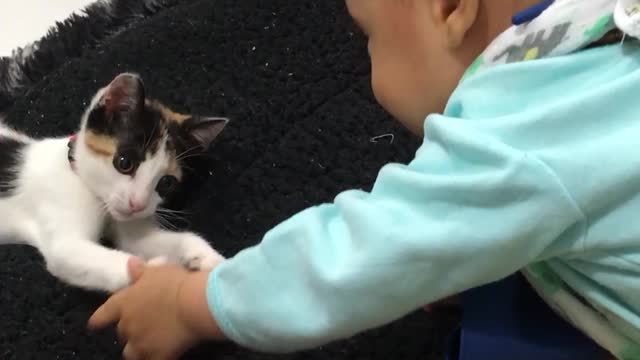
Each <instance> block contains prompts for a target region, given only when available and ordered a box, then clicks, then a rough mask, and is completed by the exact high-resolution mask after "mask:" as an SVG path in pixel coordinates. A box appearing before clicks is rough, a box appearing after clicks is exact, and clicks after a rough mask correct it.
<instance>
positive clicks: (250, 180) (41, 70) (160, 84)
mask: <svg viewBox="0 0 640 360" xmlns="http://www.w3.org/2000/svg"><path fill="white" fill-rule="evenodd" d="M178 3H179V5H177V4H178ZM134 4H135V5H134ZM89 14H90V15H89V17H87V18H81V17H75V18H72V19H71V20H70V21H68V22H66V23H65V24H60V26H59V29H58V31H57V32H54V33H51V34H49V36H47V37H45V38H44V39H43V40H42V41H40V42H39V43H37V44H36V45H35V46H32V47H29V48H28V49H27V51H24V52H22V53H17V54H16V56H15V57H14V58H11V59H3V60H1V61H0V112H4V113H5V114H6V115H7V121H8V122H9V123H11V124H13V125H14V126H16V127H17V128H19V129H21V130H24V131H26V132H27V133H29V134H31V135H34V136H50V135H64V134H70V133H72V132H73V131H74V130H75V128H76V126H77V124H78V121H79V118H80V115H81V113H82V111H83V109H84V106H85V105H86V104H87V103H88V101H89V99H90V97H91V96H92V95H93V93H94V91H96V90H97V89H98V87H99V86H102V85H104V84H105V83H107V82H108V81H109V80H110V79H111V78H112V77H113V76H114V75H115V74H117V73H119V72H123V71H135V72H138V73H140V74H141V75H142V77H143V78H144V80H145V83H146V85H147V88H148V90H149V91H150V93H151V95H152V96H155V97H158V98H160V99H162V100H164V101H165V102H167V103H168V104H170V105H171V106H173V107H175V108H177V110H183V111H186V110H192V111H193V112H196V113H199V114H203V115H223V116H228V117H230V118H231V119H232V123H230V125H229V126H228V127H227V129H226V130H225V132H224V134H223V135H222V136H221V137H220V138H219V139H218V141H217V142H216V143H215V144H214V145H213V146H212V148H211V149H210V152H209V154H208V157H207V158H206V161H205V162H204V166H200V168H199V170H200V173H201V174H202V175H203V178H202V180H203V181H202V182H201V184H200V186H199V187H197V188H196V187H195V186H194V188H193V189H192V190H190V191H189V192H187V194H185V197H184V203H185V204H186V209H185V210H186V211H187V212H188V215H187V216H186V217H185V218H186V219H185V220H184V221H177V222H176V224H177V225H179V226H184V225H187V226H189V227H190V228H192V229H194V230H196V231H198V232H201V233H203V234H204V235H206V237H207V238H208V239H210V240H211V241H212V242H213V244H214V245H215V246H216V247H217V248H218V249H219V250H220V251H221V252H222V253H223V254H224V255H226V256H231V255H233V254H235V253H236V252H238V251H239V250H241V249H243V248H245V247H247V246H250V245H252V244H255V243H257V242H258V241H260V239H261V236H262V235H263V234H264V232H265V231H266V230H268V229H269V228H270V227H272V226H274V225H276V224H277V223H278V222H280V221H282V220H284V219H286V218H287V217H289V216H290V215H292V214H294V213H295V212H296V211H299V210H302V209H304V208H305V207H307V206H310V205H314V204H317V203H320V202H323V201H330V200H331V199H332V198H333V196H335V195H336V194H337V193H338V192H339V191H341V190H345V189H349V188H354V187H356V188H364V189H369V188H370V187H371V185H372V183H373V180H374V179H375V176H376V173H377V171H378V170H379V168H380V167H381V166H382V165H383V164H385V163H387V162H392V161H401V162H406V161H407V160H409V159H410V158H411V157H412V154H413V152H414V151H415V149H416V148H417V146H418V145H419V141H418V140H417V139H414V138H412V137H411V136H410V135H409V134H408V133H407V132H406V131H405V130H403V129H402V128H401V127H400V126H399V125H397V124H396V123H395V122H394V121H393V120H392V119H391V118H390V117H389V116H387V115H386V114H385V113H384V112H383V111H382V109H381V108H380V107H378V106H377V105H376V104H375V101H374V100H373V96H372V94H371V92H370V85H369V82H370V79H369V61H368V58H367V55H366V43H365V41H364V39H363V37H362V36H361V35H360V34H359V33H358V31H357V30H356V29H355V27H354V26H353V24H352V22H351V20H350V19H349V17H348V14H347V12H346V9H345V7H344V3H343V0H323V1H316V0H297V1H291V0H275V1H260V0H245V1H235V0H218V1H211V0H200V1H194V0H182V1H179V2H178V1H146V2H141V1H134V0H131V1H115V2H114V3H113V4H112V5H99V6H94V7H92V9H91V11H90V12H89ZM383 134H393V136H392V137H383V138H382V139H380V140H378V141H372V140H371V139H372V138H374V137H376V136H379V135H383ZM389 246H393V244H392V243H390V244H389ZM79 256H81V255H79ZM103 299H104V297H103V296H102V295H100V294H95V293H88V292H85V291H81V290H78V289H74V288H71V287H68V286H65V285H62V284H60V283H59V282H58V281H56V280H55V279H54V278H52V277H51V276H50V275H48V274H47V272H46V271H45V269H44V267H43V261H42V259H41V257H40V256H39V255H38V253H37V252H36V251H35V250H33V249H31V248H27V247H21V246H3V247H0V324H2V325H1V329H0V359H3V360H4V359H20V360H23V359H118V358H120V351H121V348H120V346H119V345H118V344H117V342H116V337H115V334H114V332H113V331H111V330H110V331H105V332H100V333H95V334H94V333H89V332H87V331H86V330H85V323H86V320H87V318H88V316H89V315H90V313H91V311H92V310H93V309H94V308H95V307H96V306H97V305H98V304H99V303H100V302H101V300H103ZM455 318H456V315H455V314H448V313H435V314H432V315H429V314H426V313H424V312H422V311H419V312H416V313H415V314H412V315H410V316H408V317H407V318H405V319H403V320H400V321H398V322H396V323H394V324H391V325H389V326H386V327H384V328H381V329H376V330H373V331H369V332H367V333H365V334H363V335H361V336H358V337H356V338H354V339H350V340H347V341H341V342H337V343H334V344H331V345H329V346H326V347H323V348H320V349H316V350H314V351H310V352H307V353H304V354H296V355H287V356H271V355H264V354H255V353H252V352H249V351H246V350H244V349H240V348H238V347H236V346H234V345H231V344H225V345H213V344H210V345H205V346H202V347H200V348H197V349H195V350H194V351H192V352H191V353H189V354H187V355H186V356H185V358H186V359H242V360H245V359H307V358H309V359H332V360H333V359H335V360H340V359H384V360H388V359H398V360H401V359H442V358H443V355H442V352H443V347H444V344H445V340H446V336H447V335H448V334H449V332H450V330H451V328H452V326H453V324H454V323H455Z"/></svg>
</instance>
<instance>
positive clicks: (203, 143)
mask: <svg viewBox="0 0 640 360" xmlns="http://www.w3.org/2000/svg"><path fill="white" fill-rule="evenodd" d="M228 122H229V119H227V118H223V117H203V116H192V117H190V118H189V119H187V120H186V121H185V122H183V126H184V129H185V132H186V133H187V135H188V136H189V139H190V140H191V141H192V142H195V143H196V144H197V145H198V146H199V147H200V148H201V150H202V151H204V150H207V148H209V145H210V144H211V142H212V141H213V140H214V139H215V138H216V137H218V135H220V133H221V132H222V130H223V129H224V127H225V126H226V125H227V123H228Z"/></svg>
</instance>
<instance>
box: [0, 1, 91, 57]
mask: <svg viewBox="0 0 640 360" xmlns="http://www.w3.org/2000/svg"><path fill="white" fill-rule="evenodd" d="M93 1H94V0H0V56H8V55H11V51H12V50H13V49H15V48H17V47H22V46H24V45H27V44H29V43H31V42H33V41H35V40H38V39H40V38H41V37H42V36H44V35H46V33H47V31H48V30H49V28H50V27H51V26H53V25H55V23H56V21H61V20H64V19H66V18H67V17H68V16H69V15H71V14H72V13H73V12H75V11H77V10H81V9H83V8H84V7H85V6H86V5H88V4H90V3H92V2H93Z"/></svg>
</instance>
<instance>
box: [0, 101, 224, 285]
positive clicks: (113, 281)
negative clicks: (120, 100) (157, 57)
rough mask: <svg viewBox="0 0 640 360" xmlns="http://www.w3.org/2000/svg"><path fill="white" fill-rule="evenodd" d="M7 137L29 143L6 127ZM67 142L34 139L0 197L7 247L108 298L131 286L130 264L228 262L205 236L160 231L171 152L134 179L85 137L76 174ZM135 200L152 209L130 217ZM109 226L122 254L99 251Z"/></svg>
mask: <svg viewBox="0 0 640 360" xmlns="http://www.w3.org/2000/svg"><path fill="white" fill-rule="evenodd" d="M99 95H100V93H99V94H98V96H99ZM98 96H96V97H98ZM94 101H95V100H94ZM0 131H1V132H2V134H3V135H5V136H7V135H6V134H9V135H8V136H12V137H14V136H15V137H19V138H20V139H24V135H21V134H18V133H16V132H14V131H10V132H7V129H6V128H0ZM67 142H68V139H66V138H60V139H45V140H41V141H36V140H32V139H28V143H29V144H28V145H27V147H26V150H25V151H24V153H23V154H22V155H23V162H22V166H21V167H20V168H19V169H16V171H18V173H19V175H18V180H17V183H16V185H17V186H16V190H15V192H14V194H13V195H11V196H10V197H5V198H0V219H1V220H2V222H1V223H0V243H25V244H28V245H31V246H34V247H36V248H37V249H38V250H39V251H40V253H41V254H42V255H43V257H44V259H45V262H46V266H47V269H48V270H49V271H50V272H51V273H52V274H53V275H54V276H56V277H58V278H59V279H61V280H62V281H64V282H66V283H68V284H71V285H74V286H78V287H82V288H85V289H93V290H104V291H108V292H113V291H116V290H118V289H120V288H122V287H125V286H127V285H128V284H129V276H128V274H127V261H128V259H129V258H130V257H131V256H132V255H135V256H138V257H141V258H142V259H144V260H152V259H154V260H153V261H152V262H151V263H152V264H156V265H157V264H160V263H164V262H167V261H170V262H175V263H179V264H182V265H185V266H187V267H189V268H194V269H203V270H204V269H210V268H212V267H213V266H214V265H216V264H217V263H219V262H220V261H222V259H223V258H222V257H221V256H220V255H219V254H218V253H217V252H216V251H215V250H214V249H213V248H212V247H211V246H210V245H209V244H208V243H207V242H206V241H205V240H204V239H202V238H201V237H200V236H198V235H196V234H194V233H191V232H173V231H167V230H164V229H161V228H160V227H158V226H157V225H156V224H155V222H154V218H153V214H154V213H155V211H156V209H157V207H158V206H159V204H160V202H161V199H160V197H159V196H158V194H157V192H155V190H154V189H155V186H156V184H157V182H158V180H159V178H160V177H161V176H162V175H163V172H164V171H166V168H167V160H168V159H166V158H165V157H166V155H165V152H164V151H158V152H157V153H158V155H156V156H154V157H152V158H150V159H147V160H146V161H145V162H143V163H142V166H141V167H140V168H139V169H138V171H137V173H136V176H135V177H134V178H133V179H132V178H131V177H129V176H125V175H122V174H119V173H118V172H117V171H116V170H115V169H114V168H113V166H112V165H111V162H110V161H107V160H106V159H102V158H100V157H98V156H97V155H94V154H92V153H91V152H90V151H89V150H88V149H87V148H86V146H85V145H84V142H83V136H82V132H81V133H80V134H79V137H78V140H77V145H76V152H75V158H76V170H75V171H74V170H72V169H71V167H70V164H69V162H68V159H67ZM163 146H164V145H163ZM0 155H1V154H0ZM129 197H134V198H135V199H137V200H136V201H143V202H144V203H145V204H146V209H145V210H144V211H143V212H140V213H137V214H135V215H131V216H127V215H123V214H122V212H124V211H125V210H124V209H126V206H127V204H128V203H127V201H128V198H129ZM106 227H108V228H109V230H110V232H111V235H113V237H114V241H115V243H116V244H117V249H110V248H107V247H104V246H101V245H100V244H99V239H100V237H101V235H102V234H103V232H104V231H105V228H106Z"/></svg>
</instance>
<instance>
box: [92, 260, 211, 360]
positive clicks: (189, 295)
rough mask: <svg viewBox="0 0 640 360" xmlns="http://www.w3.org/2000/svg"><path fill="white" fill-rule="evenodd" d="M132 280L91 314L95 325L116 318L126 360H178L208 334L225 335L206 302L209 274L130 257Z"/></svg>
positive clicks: (104, 323) (101, 324) (102, 325)
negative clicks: (152, 264) (131, 283)
mask: <svg viewBox="0 0 640 360" xmlns="http://www.w3.org/2000/svg"><path fill="white" fill-rule="evenodd" d="M128 265H129V273H130V277H131V279H133V280H132V282H133V285H131V286H130V287H129V288H126V289H123V290H122V291H120V292H117V293H116V294H114V295H113V296H111V298H109V299H108V300H107V301H106V302H105V303H104V304H103V305H102V306H101V307H100V308H98V310H96V311H95V313H94V314H93V315H92V316H91V318H90V319H89V324H88V325H89V328H90V329H99V328H103V327H105V326H108V325H110V324H112V323H117V331H118V337H119V338H120V341H121V342H123V343H124V344H126V345H125V348H124V351H123V356H124V358H125V359H127V360H133V359H135V360H140V359H167V360H168V359H177V358H178V357H179V356H180V355H182V353H184V352H185V351H186V350H188V349H189V348H190V347H192V346H194V345H196V344H197V343H198V342H199V341H201V340H204V339H222V338H223V335H222V332H221V331H220V329H219V328H218V327H217V325H216V324H215V321H214V319H213V317H212V316H211V313H210V312H209V309H208V306H207V303H206V293H205V291H206V290H205V289H206V282H207V277H208V273H206V272H196V273H189V272H187V271H186V270H184V269H183V268H181V267H179V266H173V265H162V266H156V267H145V265H144V264H143V263H142V262H141V261H140V260H138V259H132V260H130V261H129V264H128Z"/></svg>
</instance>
